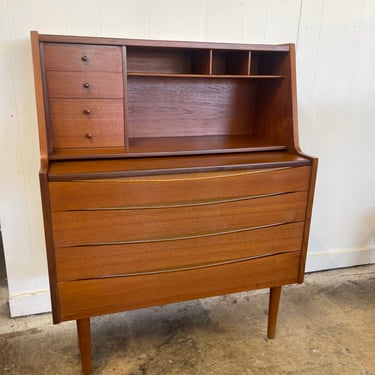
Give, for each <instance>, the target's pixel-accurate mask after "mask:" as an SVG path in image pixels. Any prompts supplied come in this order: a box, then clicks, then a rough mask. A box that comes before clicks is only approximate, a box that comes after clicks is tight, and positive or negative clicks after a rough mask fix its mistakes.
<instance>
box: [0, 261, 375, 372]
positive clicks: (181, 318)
mask: <svg viewBox="0 0 375 375" xmlns="http://www.w3.org/2000/svg"><path fill="white" fill-rule="evenodd" d="M6 301H7V289H6V284H5V283H4V280H2V283H0V374H12V375H16V374H17V375H18V374H22V375H23V374H25V375H26V374H27V375H32V374H38V375H40V374H53V375H55V374H69V375H70V374H80V362H79V353H78V348H77V343H76V341H77V340H76V331H75V324H74V322H66V323H63V324H59V325H56V326H53V325H52V324H51V316H50V314H43V315H36V316H30V317H26V318H17V319H10V318H9V312H8V306H7V303H6ZM267 303H268V293H265V292H257V293H241V294H235V295H230V296H224V297H218V298H211V299H206V300H200V301H194V302H188V303H180V304H175V305H169V306H163V307H157V308H151V309H144V310H138V311H131V312H127V313H121V314H114V315H109V316H103V317H98V318H94V319H93V320H92V336H93V337H92V340H93V363H92V364H93V375H94V374H113V375H115V374H121V375H145V374H147V375H156V374H157V375H165V374H168V375H169V374H171V375H174V374H176V375H177V374H179V375H181V374H186V375H193V374H194V375H196V374H203V375H229V374H230V375H232V374H233V375H239V374H240V375H242V374H340V375H342V374H348V375H349V374H350V375H353V374H354V375H355V374H375V265H371V266H362V267H355V268H348V269H342V270H336V271H328V272H319V273H314V274H310V275H307V276H306V281H305V283H304V284H303V285H300V286H290V287H286V288H284V290H283V293H282V298H281V305H280V313H279V323H278V331H277V334H276V338H275V339H274V340H267V339H266V325H267Z"/></svg>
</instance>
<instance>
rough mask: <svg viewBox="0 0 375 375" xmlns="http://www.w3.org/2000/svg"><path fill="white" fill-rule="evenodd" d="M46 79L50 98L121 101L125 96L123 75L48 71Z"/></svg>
mask: <svg viewBox="0 0 375 375" xmlns="http://www.w3.org/2000/svg"><path fill="white" fill-rule="evenodd" d="M46 77H47V91H48V97H49V98H67V99H71V98H72V99H73V98H76V99H80V98H91V99H107V98H108V99H110V98H114V99H116V98H117V99H120V98H123V96H124V90H123V81H122V74H121V73H107V72H99V73H97V72H57V71H47V72H46ZM85 84H88V85H89V87H87V88H86V87H85Z"/></svg>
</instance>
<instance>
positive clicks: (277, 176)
mask: <svg viewBox="0 0 375 375" xmlns="http://www.w3.org/2000/svg"><path fill="white" fill-rule="evenodd" d="M309 179H310V167H297V168H280V169H271V170H269V169H255V170H238V171H224V172H209V173H184V174H176V175H159V176H148V177H132V178H131V177H129V178H122V179H102V180H89V181H69V182H50V183H49V189H50V200H51V209H52V211H64V210H81V209H92V208H114V207H135V206H144V205H160V204H170V203H178V202H180V203H183V202H186V197H189V200H190V201H203V200H213V199H230V198H233V197H244V196H252V195H260V194H275V193H282V192H292V191H303V190H307V189H308V186H309V185H308V184H309ZM134 197H136V200H135V198H134Z"/></svg>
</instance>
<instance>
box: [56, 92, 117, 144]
mask: <svg viewBox="0 0 375 375" xmlns="http://www.w3.org/2000/svg"><path fill="white" fill-rule="evenodd" d="M49 114H50V126H51V137H52V144H53V148H55V149H56V148H77V147H79V148H80V147H121V146H124V104H123V101H122V100H121V99H73V100H72V99H51V100H50V101H49Z"/></svg>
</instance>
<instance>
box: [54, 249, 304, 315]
mask: <svg viewBox="0 0 375 375" xmlns="http://www.w3.org/2000/svg"><path fill="white" fill-rule="evenodd" d="M299 262H300V252H299V251H295V252H290V253H285V254H278V255H274V256H270V257H264V258H258V259H252V260H247V261H242V262H234V263H229V264H225V265H220V266H214V267H205V268H200V269H193V270H185V271H177V272H166V273H157V274H149V275H137V276H123V277H111V278H102V279H92V280H80V281H68V282H61V283H58V284H57V288H58V294H59V297H60V298H59V310H60V311H59V320H60V321H63V320H70V319H80V318H84V317H89V316H95V315H100V314H105V313H113V312H116V311H123V310H130V309H137V308H142V307H149V306H155V305H162V304H166V303H173V302H179V301H185V300H190V299H196V298H204V297H210V296H215V295H222V294H228V293H235V292H240V291H245V290H251V289H258V288H267V287H272V286H279V285H285V284H291V283H295V282H297V277H298V271H299Z"/></svg>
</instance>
